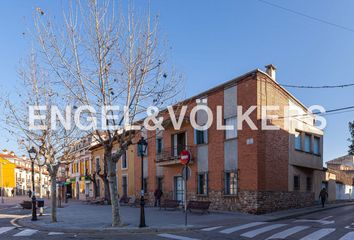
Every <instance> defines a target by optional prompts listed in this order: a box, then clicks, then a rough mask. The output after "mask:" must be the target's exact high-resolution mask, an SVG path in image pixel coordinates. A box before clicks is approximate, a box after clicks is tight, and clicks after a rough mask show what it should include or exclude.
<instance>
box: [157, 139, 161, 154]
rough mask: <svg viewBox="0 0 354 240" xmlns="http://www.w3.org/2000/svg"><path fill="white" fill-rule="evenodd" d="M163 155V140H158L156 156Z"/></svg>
mask: <svg viewBox="0 0 354 240" xmlns="http://www.w3.org/2000/svg"><path fill="white" fill-rule="evenodd" d="M161 153H162V138H156V154H161Z"/></svg>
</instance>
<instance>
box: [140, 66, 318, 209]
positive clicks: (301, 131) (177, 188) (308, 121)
mask: <svg viewBox="0 0 354 240" xmlns="http://www.w3.org/2000/svg"><path fill="white" fill-rule="evenodd" d="M197 104H201V105H203V104H204V105H206V106H207V107H209V108H210V110H211V112H212V114H213V120H214V121H213V122H212V124H211V126H210V128H209V129H208V130H205V131H196V130H195V129H194V128H193V127H192V125H191V121H192V118H194V121H196V122H197V123H198V124H199V125H201V126H202V125H204V124H206V123H207V119H206V116H205V114H203V111H201V112H199V111H198V112H196V113H193V114H195V115H194V116H195V117H194V116H191V109H192V108H193V107H195V106H196V105H197ZM182 105H186V106H187V107H188V110H187V112H186V115H185V117H184V119H183V122H182V125H181V128H180V129H179V130H175V128H174V127H173V126H172V125H173V124H172V122H173V121H172V119H169V116H168V114H167V111H165V112H164V113H163V114H162V115H163V117H164V128H165V129H164V130H163V131H158V132H154V131H153V132H150V131H148V132H146V133H143V134H145V135H146V137H147V138H148V153H147V156H146V157H145V159H144V179H145V180H144V181H145V182H146V183H145V184H144V185H145V188H146V190H147V193H146V197H147V198H148V199H149V200H150V202H152V201H153V198H154V194H153V193H154V191H155V190H156V189H157V188H161V189H162V191H163V197H164V198H168V199H176V200H180V201H181V202H183V199H184V195H185V194H186V191H185V189H184V179H183V177H182V166H181V164H180V163H179V155H180V153H181V151H182V150H188V151H189V152H190V154H191V163H190V164H189V167H190V170H191V173H192V174H191V176H190V179H189V180H188V182H187V190H188V191H187V195H188V199H190V200H200V201H210V202H211V208H212V209H218V210H228V211H234V210H241V211H246V212H250V213H265V212H270V211H275V210H280V209H286V208H290V207H303V206H309V205H312V204H313V203H314V201H315V199H316V196H317V195H318V193H319V191H320V189H321V183H322V177H323V171H322V169H323V167H322V164H323V159H322V146H323V132H322V131H321V130H319V129H318V128H317V127H316V126H315V121H314V116H313V115H312V114H309V110H308V109H307V108H306V107H305V106H304V105H303V104H302V103H301V102H300V101H298V100H297V99H296V98H295V97H294V96H293V95H291V94H290V93H289V92H288V91H287V90H285V89H284V88H283V87H281V86H280V85H279V84H278V83H277V82H276V80H275V68H274V66H272V65H270V66H267V70H266V72H263V71H261V70H258V69H257V70H254V71H251V72H249V73H247V74H245V75H243V76H241V77H238V78H236V79H233V80H231V81H229V82H227V83H225V84H222V85H220V86H217V87H215V88H213V89H210V90H208V91H206V92H203V93H201V94H198V95H197V96H195V97H193V98H190V99H187V100H185V101H183V102H181V103H180V104H179V105H176V106H175V110H176V111H175V112H177V113H176V114H175V115H176V116H179V115H181V111H180V110H179V109H181V106H182ZM220 106H221V108H220ZM237 106H240V107H242V109H243V111H238V108H237ZM252 106H255V108H254V110H253V111H252V112H251V113H250V114H249V119H250V120H251V121H252V122H253V123H254V126H249V124H246V123H245V122H242V130H225V131H222V130H218V129H217V125H218V124H226V125H232V126H234V127H235V129H237V122H238V121H237V119H238V118H242V117H244V116H242V114H243V113H245V112H246V111H247V109H250V108H252ZM265 106H276V108H275V110H274V109H273V110H272V111H269V112H268V115H275V114H276V115H278V116H279V118H278V119H268V120H267V121H266V124H267V125H269V126H270V127H277V128H279V129H278V130H262V124H264V123H263V121H262V120H261V119H262V118H261V115H262V113H263V112H262V111H263V110H262V107H265ZM289 108H290V110H291V111H290V112H294V114H290V115H288V116H285V112H287V111H286V110H287V109H289ZM218 115H219V119H217V117H216V116H218ZM220 116H221V117H220ZM240 127H241V126H239V128H240ZM251 127H256V129H257V130H254V129H251ZM139 137H140V136H137V139H135V142H136V141H137V140H138V138H139ZM134 155H135V176H136V180H135V182H136V183H139V179H140V176H141V174H140V169H141V168H140V163H139V162H140V158H139V157H138V156H137V154H134ZM139 189H140V188H139V187H138V186H136V195H137V196H138V195H139V193H140V190H139Z"/></svg>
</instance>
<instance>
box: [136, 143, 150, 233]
mask: <svg viewBox="0 0 354 240" xmlns="http://www.w3.org/2000/svg"><path fill="white" fill-rule="evenodd" d="M147 145H148V143H147V141H146V140H145V139H144V137H141V138H140V140H139V141H138V153H139V156H140V157H141V197H140V225H139V227H141V228H143V227H146V225H145V210H144V206H145V201H144V155H145V152H146V149H147Z"/></svg>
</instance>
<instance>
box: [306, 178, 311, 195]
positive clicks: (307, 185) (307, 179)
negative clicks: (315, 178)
mask: <svg viewBox="0 0 354 240" xmlns="http://www.w3.org/2000/svg"><path fill="white" fill-rule="evenodd" d="M306 190H307V191H309V192H310V191H312V178H311V177H307V178H306Z"/></svg>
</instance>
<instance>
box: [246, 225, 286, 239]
mask: <svg viewBox="0 0 354 240" xmlns="http://www.w3.org/2000/svg"><path fill="white" fill-rule="evenodd" d="M285 225H286V224H273V225H270V226H266V227H262V228H258V229H256V230H253V231H249V232H246V233H244V234H241V236H242V237H247V238H253V237H255V236H257V235H259V234H262V233H265V232H269V231H272V230H274V229H277V228H280V227H283V226H285Z"/></svg>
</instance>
